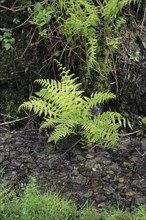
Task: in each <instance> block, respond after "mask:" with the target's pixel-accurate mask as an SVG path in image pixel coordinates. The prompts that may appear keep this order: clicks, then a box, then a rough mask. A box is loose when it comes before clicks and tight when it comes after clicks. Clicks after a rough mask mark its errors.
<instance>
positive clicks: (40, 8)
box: [29, 2, 53, 37]
mask: <svg viewBox="0 0 146 220" xmlns="http://www.w3.org/2000/svg"><path fill="white" fill-rule="evenodd" d="M29 11H30V13H31V15H32V19H31V20H30V21H29V22H30V23H31V24H34V25H36V26H37V27H38V29H39V34H40V36H42V37H46V36H47V29H46V28H44V29H43V30H42V28H43V27H44V25H46V24H47V23H48V22H49V21H50V20H51V18H52V14H53V8H52V7H51V6H50V5H49V4H45V5H43V4H41V3H40V2H36V3H35V4H34V9H33V10H31V9H30V10H29Z"/></svg>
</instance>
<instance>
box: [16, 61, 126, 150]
mask: <svg viewBox="0 0 146 220" xmlns="http://www.w3.org/2000/svg"><path fill="white" fill-rule="evenodd" d="M57 65H58V68H59V70H60V71H61V81H55V80H48V79H38V80H36V82H37V83H38V84H39V85H40V86H41V89H40V90H39V91H38V92H36V93H35V96H31V97H30V100H29V101H26V102H24V103H23V104H21V105H20V107H19V110H21V109H26V110H29V111H33V112H34V113H35V114H36V115H39V116H41V115H43V116H44V119H43V122H42V123H41V125H40V129H44V128H53V132H52V133H51V134H50V135H49V137H48V141H49V142H50V141H55V142H57V141H58V140H60V139H61V138H63V137H65V136H68V135H71V134H79V135H81V143H82V145H83V146H90V145H91V144H92V143H95V142H98V143H102V144H104V145H105V146H113V145H115V144H116V141H117V138H118V128H119V127H120V126H121V125H122V124H125V119H124V118H122V116H121V115H120V114H119V113H117V112H110V111H107V112H104V113H102V114H101V113H99V114H98V115H97V116H95V115H93V114H92V113H91V111H90V110H91V108H93V107H95V106H97V105H101V104H103V103H105V102H107V101H109V100H111V99H115V98H116V97H115V95H114V94H113V93H111V92H105V93H103V92H99V93H94V94H91V96H90V97H86V96H83V93H84V91H82V90H80V86H81V84H80V83H78V82H77V80H78V78H76V77H74V74H69V70H66V68H65V67H63V66H62V65H61V64H60V63H58V62H57Z"/></svg>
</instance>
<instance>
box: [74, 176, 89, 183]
mask: <svg viewBox="0 0 146 220" xmlns="http://www.w3.org/2000/svg"><path fill="white" fill-rule="evenodd" d="M72 180H73V182H74V183H77V184H80V185H86V184H87V178H86V177H84V176H82V175H79V176H77V177H72Z"/></svg>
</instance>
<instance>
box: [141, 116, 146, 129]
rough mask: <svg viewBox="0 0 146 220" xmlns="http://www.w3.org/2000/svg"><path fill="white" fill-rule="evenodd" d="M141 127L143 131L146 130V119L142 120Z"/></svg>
mask: <svg viewBox="0 0 146 220" xmlns="http://www.w3.org/2000/svg"><path fill="white" fill-rule="evenodd" d="M139 125H140V127H141V128H142V129H144V130H146V117H143V118H141V120H140V122H139Z"/></svg>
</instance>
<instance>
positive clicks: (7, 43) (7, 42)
mask: <svg viewBox="0 0 146 220" xmlns="http://www.w3.org/2000/svg"><path fill="white" fill-rule="evenodd" d="M2 31H3V34H2V35H0V41H1V43H2V48H5V49H6V50H10V49H12V48H13V47H12V45H13V44H14V43H15V38H13V37H12V32H11V31H10V30H7V29H2Z"/></svg>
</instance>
